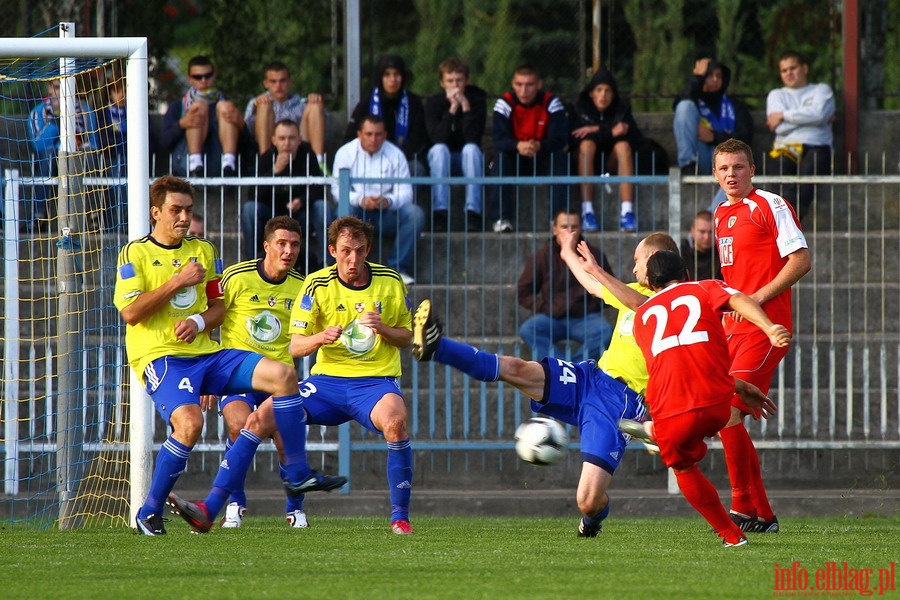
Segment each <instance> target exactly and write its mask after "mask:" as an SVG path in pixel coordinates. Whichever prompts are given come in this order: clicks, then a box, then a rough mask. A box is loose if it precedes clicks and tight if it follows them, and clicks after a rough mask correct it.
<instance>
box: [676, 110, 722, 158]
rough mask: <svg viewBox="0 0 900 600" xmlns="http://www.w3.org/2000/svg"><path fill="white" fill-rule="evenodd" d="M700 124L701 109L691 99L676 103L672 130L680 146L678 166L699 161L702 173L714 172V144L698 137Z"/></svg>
mask: <svg viewBox="0 0 900 600" xmlns="http://www.w3.org/2000/svg"><path fill="white" fill-rule="evenodd" d="M699 126H700V110H699V109H698V108H697V105H696V104H694V103H693V102H692V101H690V100H682V101H681V102H679V103H678V104H677V105H675V118H674V120H673V121H672V132H673V133H674V134H675V145H676V147H677V148H678V166H679V167H683V166H685V165H687V164H690V163H692V162H695V163H697V172H698V173H699V174H700V175H707V174H710V173H712V153H713V150H715V146H714V145H713V144H707V143H706V142H701V141H700V140H699V139H697V127H699Z"/></svg>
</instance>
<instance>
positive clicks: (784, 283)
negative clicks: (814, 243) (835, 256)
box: [750, 248, 812, 304]
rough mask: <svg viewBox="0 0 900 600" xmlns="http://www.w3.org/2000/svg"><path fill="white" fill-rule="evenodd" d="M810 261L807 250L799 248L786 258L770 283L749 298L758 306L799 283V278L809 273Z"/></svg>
mask: <svg viewBox="0 0 900 600" xmlns="http://www.w3.org/2000/svg"><path fill="white" fill-rule="evenodd" d="M811 268H812V261H811V260H810V258H809V250H807V249H806V248H800V249H799V250H797V251H796V252H792V253H791V254H788V256H787V263H786V264H785V265H784V267H782V268H781V271H779V272H778V275H776V276H775V277H774V278H773V279H772V281H770V282H769V283H767V284H766V285H764V286H762V287H761V288H759V289H758V290H756V291H755V292H753V293H752V294H750V297H751V298H752V299H754V300H756V301H757V302H759V303H760V304H764V303H766V302H768V301H769V300H771V299H772V298H774V297H775V296H777V295H778V294H780V293H781V292H783V291H785V290H786V289H788V288H790V287H791V286H792V285H794V284H795V283H797V282H798V281H800V278H801V277H803V276H804V275H806V274H807V273H809V270H810V269H811Z"/></svg>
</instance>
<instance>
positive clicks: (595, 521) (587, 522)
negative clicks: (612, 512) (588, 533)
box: [581, 496, 610, 529]
mask: <svg viewBox="0 0 900 600" xmlns="http://www.w3.org/2000/svg"><path fill="white" fill-rule="evenodd" d="M609 505H610V501H609V496H607V497H606V506H604V507H603V510H601V511H600V512H598V513H597V514H596V515H594V516H593V517H587V516H585V517H582V518H581V521H582V522H583V523H584V526H585V528H586V529H587V528H593V527H596V526H597V525H599V524H600V523H602V522H603V519H605V518H606V517H608V516H609Z"/></svg>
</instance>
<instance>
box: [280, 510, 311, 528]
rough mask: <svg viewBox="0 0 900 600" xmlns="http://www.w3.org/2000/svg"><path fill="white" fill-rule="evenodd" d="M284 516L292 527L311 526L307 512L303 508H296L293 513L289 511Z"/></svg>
mask: <svg viewBox="0 0 900 600" xmlns="http://www.w3.org/2000/svg"><path fill="white" fill-rule="evenodd" d="M284 518H285V519H287V522H288V523H289V524H290V526H291V527H294V528H296V529H302V528H306V527H309V521H307V520H306V513H305V512H303V511H302V510H295V511H294V512H292V513H288V514H286V515H285V516H284Z"/></svg>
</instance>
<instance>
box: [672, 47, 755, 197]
mask: <svg viewBox="0 0 900 600" xmlns="http://www.w3.org/2000/svg"><path fill="white" fill-rule="evenodd" d="M730 81H731V69H729V68H728V67H726V66H725V65H723V64H722V63H720V62H719V61H717V60H715V59H712V58H701V59H699V60H698V61H697V62H696V64H695V65H694V72H693V74H692V75H691V76H690V77H689V78H688V81H687V84H686V85H685V87H684V89H683V90H681V93H679V94H678V97H677V98H675V103H674V108H675V119H674V121H673V124H672V129H673V131H674V133H675V145H676V146H677V149H678V166H679V167H681V172H682V173H684V174H685V175H694V174H696V173H701V174H704V175H705V174H708V173H711V172H712V154H713V150H715V148H716V146H717V145H719V144H721V143H722V142H724V141H725V140H727V139H729V138H736V139H739V140H741V141H742V142H744V143H746V144H747V145H750V144H751V142H752V138H753V119H752V117H751V116H750V111H749V109H747V106H746V105H745V104H744V103H742V102H740V101H739V100H736V99H734V98H731V97H730V96H728V94H727V91H728V84H729V82H730ZM723 200H724V198H723Z"/></svg>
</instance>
